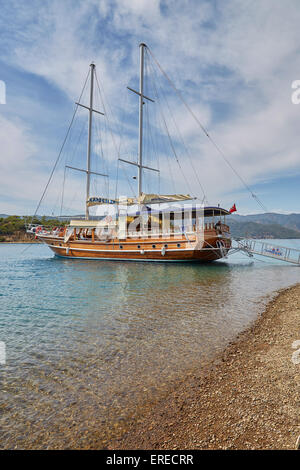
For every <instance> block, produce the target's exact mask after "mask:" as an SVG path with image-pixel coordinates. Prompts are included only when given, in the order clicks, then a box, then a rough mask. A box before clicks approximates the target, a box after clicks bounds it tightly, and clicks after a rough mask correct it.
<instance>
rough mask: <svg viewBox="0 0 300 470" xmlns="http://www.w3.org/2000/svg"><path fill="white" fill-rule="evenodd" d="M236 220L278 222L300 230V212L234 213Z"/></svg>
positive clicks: (233, 218)
mask: <svg viewBox="0 0 300 470" xmlns="http://www.w3.org/2000/svg"><path fill="white" fill-rule="evenodd" d="M233 220H234V221H235V222H257V223H260V224H277V225H282V226H283V227H286V228H289V229H292V230H298V231H300V214H276V213H275V212H267V213H265V214H252V215H237V214H236V215H232V217H231V221H233Z"/></svg>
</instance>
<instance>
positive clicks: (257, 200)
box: [147, 47, 268, 212]
mask: <svg viewBox="0 0 300 470" xmlns="http://www.w3.org/2000/svg"><path fill="white" fill-rule="evenodd" d="M147 49H148V50H149V53H150V54H151V57H152V59H153V60H154V62H155V63H156V65H157V67H158V68H159V70H160V71H161V73H162V74H163V75H164V77H165V78H166V79H167V80H168V82H169V83H170V85H171V87H172V88H173V90H174V91H175V93H176V94H177V96H178V97H179V98H180V100H181V101H182V103H183V104H184V106H185V107H186V108H187V110H188V111H189V113H190V114H191V115H192V117H193V118H194V119H195V121H196V122H197V124H198V125H199V127H200V129H201V130H202V131H203V132H204V134H205V135H206V137H207V138H208V139H209V140H210V142H211V143H212V145H213V146H214V147H215V149H216V150H217V151H218V152H219V154H220V155H221V157H222V158H223V159H224V161H225V162H226V163H227V165H228V166H229V167H230V168H231V170H232V171H233V172H234V173H235V175H236V176H237V177H238V179H239V180H240V181H241V183H242V184H243V185H244V186H245V188H246V189H247V191H249V193H250V194H251V196H252V197H253V198H254V199H255V200H256V202H257V203H258V204H259V205H260V207H261V208H262V209H263V210H264V211H265V212H268V209H267V208H266V207H265V206H264V204H263V203H262V202H261V200H260V199H259V197H258V196H257V195H256V194H254V192H253V191H252V189H251V188H250V187H249V185H248V184H247V183H246V181H245V180H244V179H243V178H242V176H241V175H240V174H239V173H238V172H237V171H236V169H235V168H234V167H233V166H232V164H231V163H230V161H229V160H228V159H227V158H226V156H225V154H224V152H223V151H222V150H221V149H220V147H219V146H218V145H217V143H216V142H215V141H214V140H213V139H212V137H211V136H210V134H209V133H208V131H207V130H206V129H205V127H204V126H203V125H202V124H201V122H200V121H199V119H198V118H197V116H196V115H195V114H194V112H193V110H192V109H191V108H190V106H189V105H188V104H187V102H186V101H185V99H184V98H183V96H182V94H181V92H180V91H179V90H178V89H177V88H176V86H175V84H174V83H173V82H172V80H171V79H170V77H169V76H168V74H167V73H166V72H165V71H164V69H163V68H162V66H161V65H160V63H159V62H158V60H157V59H156V57H155V56H154V54H153V52H152V51H151V49H150V48H149V47H147Z"/></svg>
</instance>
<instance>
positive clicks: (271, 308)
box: [108, 284, 300, 449]
mask: <svg viewBox="0 0 300 470" xmlns="http://www.w3.org/2000/svg"><path fill="white" fill-rule="evenodd" d="M299 340H300V284H298V285H296V286H293V287H290V288H288V289H284V290H281V291H279V292H278V293H277V295H276V297H275V298H274V299H273V300H272V301H271V302H270V303H269V304H268V306H267V308H266V309H265V311H264V312H263V313H262V315H261V316H260V317H259V318H258V319H257V320H256V321H255V322H254V323H253V325H251V327H249V328H248V329H247V330H245V331H244V332H243V333H241V334H240V335H239V336H238V338H237V339H236V340H235V341H234V342H232V343H230V344H229V345H228V347H227V348H226V350H225V351H224V352H223V353H222V354H220V355H219V356H218V357H217V358H216V359H215V360H214V361H213V362H212V363H210V364H208V365H207V367H205V368H202V369H201V370H199V371H197V372H196V373H195V372H194V373H192V374H190V375H188V376H187V377H185V378H184V379H182V380H181V381H179V382H178V384H177V386H176V388H175V389H173V391H172V392H171V393H170V394H169V395H168V396H167V397H165V398H164V399H162V400H161V401H159V402H156V403H149V404H148V405H147V406H145V409H144V414H143V416H141V417H140V418H139V420H138V421H136V420H135V421H132V423H130V425H129V426H128V428H127V431H126V433H125V434H124V435H122V436H121V437H119V438H118V439H116V440H115V441H113V442H111V443H110V445H109V447H108V448H109V449H295V448H298V447H299V435H300V352H298V350H299V349H300V341H299Z"/></svg>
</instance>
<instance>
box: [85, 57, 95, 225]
mask: <svg viewBox="0 0 300 470" xmlns="http://www.w3.org/2000/svg"><path fill="white" fill-rule="evenodd" d="M90 67H91V88H90V106H89V134H88V146H87V162H86V206H85V218H86V220H89V207H88V205H87V201H88V200H89V197H90V174H91V148H92V124H93V98H94V73H95V64H93V63H92V64H91V65H90Z"/></svg>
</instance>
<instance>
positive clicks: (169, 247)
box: [37, 44, 231, 262]
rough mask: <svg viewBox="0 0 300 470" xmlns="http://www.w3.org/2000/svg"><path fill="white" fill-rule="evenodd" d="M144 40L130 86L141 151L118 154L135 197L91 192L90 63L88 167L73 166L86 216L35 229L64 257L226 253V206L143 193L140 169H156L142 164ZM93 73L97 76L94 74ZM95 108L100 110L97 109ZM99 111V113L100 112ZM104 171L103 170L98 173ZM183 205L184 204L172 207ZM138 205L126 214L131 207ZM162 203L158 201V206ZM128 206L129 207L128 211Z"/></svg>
mask: <svg viewBox="0 0 300 470" xmlns="http://www.w3.org/2000/svg"><path fill="white" fill-rule="evenodd" d="M146 50H147V46H146V45H145V44H140V87H139V91H135V90H132V89H131V88H130V90H131V91H133V92H134V93H136V94H137V95H138V96H139V145H138V148H139V152H138V161H137V162H132V161H127V160H124V159H119V160H121V161H122V162H124V163H129V164H131V165H134V166H135V167H136V168H137V169H138V175H137V182H138V192H137V197H134V198H128V197H126V198H115V199H108V198H103V197H91V195H90V175H91V174H95V172H93V171H91V168H90V157H91V145H92V144H91V143H92V119H93V112H94V111H96V110H94V108H93V93H94V77H95V74H96V71H95V65H94V64H91V66H90V77H91V80H90V104H89V106H83V105H81V104H80V103H77V105H78V106H83V107H84V108H87V109H88V110H89V134H88V154H87V168H86V169H85V170H82V169H78V168H73V167H69V168H72V169H73V170H79V171H81V172H85V173H86V215H85V219H81V220H71V221H70V224H69V226H68V227H67V228H65V229H64V230H63V231H60V232H58V233H53V232H51V233H48V234H45V233H38V234H37V238H38V239H39V240H41V241H42V242H44V243H46V244H47V245H48V246H49V247H50V248H51V250H53V252H54V253H55V254H56V255H58V256H63V257H67V258H86V259H107V260H141V261H204V262H206V261H214V260H217V259H220V258H223V257H225V256H226V255H227V253H228V251H229V249H230V248H231V236H230V230H229V226H228V225H227V223H226V217H227V216H228V215H230V211H227V210H226V209H223V208H221V207H217V206H211V207H203V206H202V205H201V206H196V205H194V206H193V205H189V206H188V207H187V201H191V200H193V199H195V198H193V197H191V196H190V195H188V194H187V195H183V194H172V195H162V194H146V193H144V192H143V181H142V175H143V170H150V171H154V172H155V171H156V172H157V171H159V170H157V169H155V168H150V167H149V166H146V165H145V164H144V163H143V105H144V104H145V102H146V101H151V102H154V101H153V100H152V99H150V98H148V97H147V96H146V95H145V94H144V55H145V51H146ZM96 78H97V77H96ZM96 112H98V111H96ZM100 114H101V113H100ZM102 176H107V175H102ZM173 203H177V204H179V203H181V204H183V206H182V208H180V209H179V208H178V205H177V206H176V207H174V206H172V204H173ZM155 204H159V205H160V204H169V206H168V209H164V210H162V209H159V210H153V209H152V205H155ZM95 205H98V206H99V205H110V206H114V207H115V208H116V211H115V215H114V216H113V217H111V216H109V217H105V218H102V219H101V220H91V217H90V214H89V208H90V207H92V206H95ZM136 205H137V206H138V210H137V211H135V212H133V213H130V207H133V206H136ZM159 207H160V206H159ZM128 209H129V210H128Z"/></svg>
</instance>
